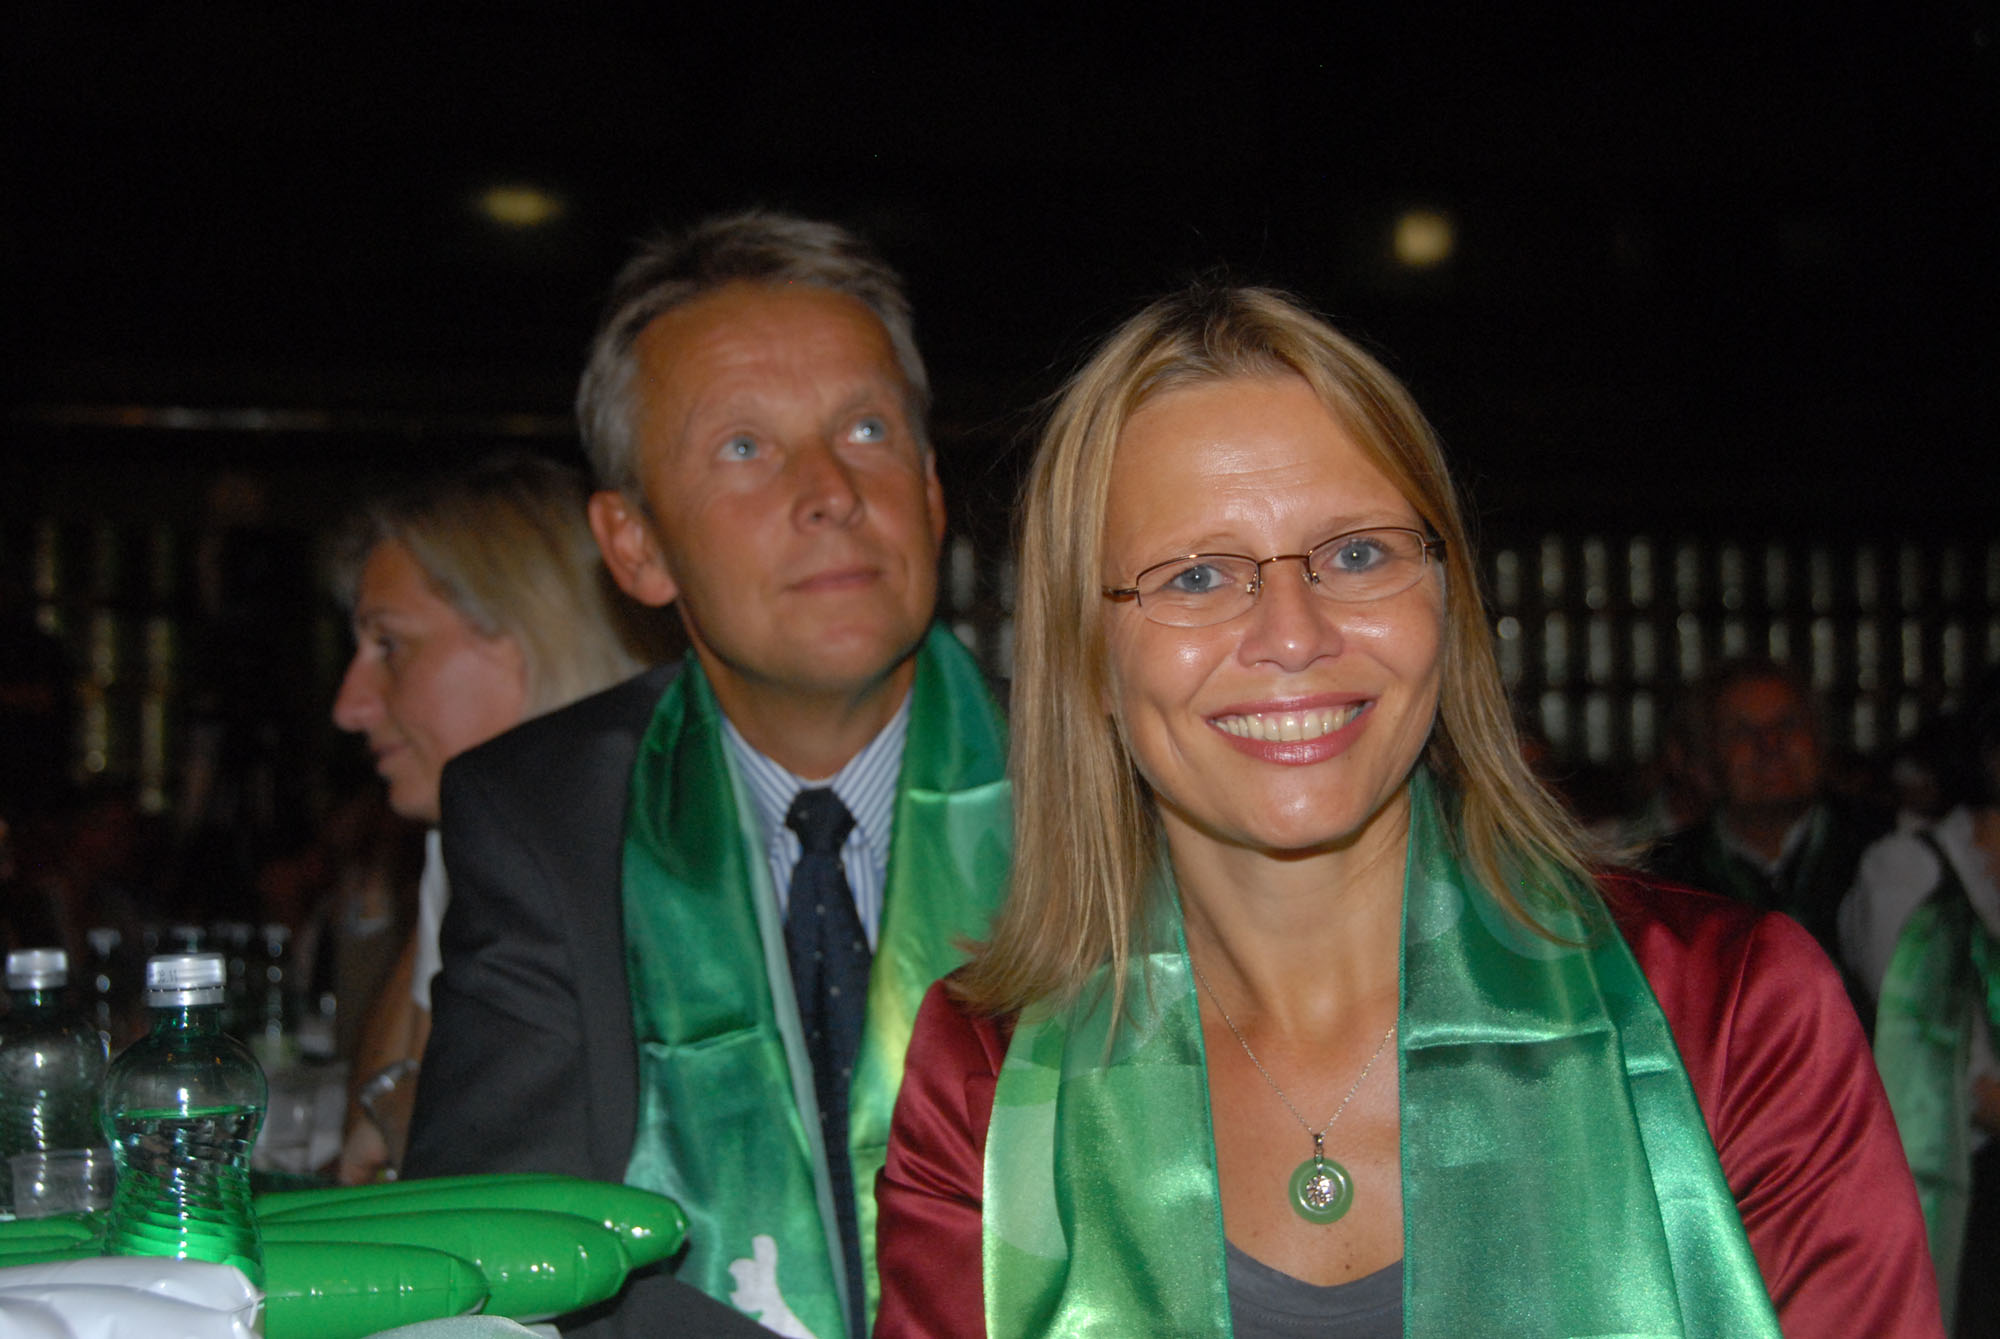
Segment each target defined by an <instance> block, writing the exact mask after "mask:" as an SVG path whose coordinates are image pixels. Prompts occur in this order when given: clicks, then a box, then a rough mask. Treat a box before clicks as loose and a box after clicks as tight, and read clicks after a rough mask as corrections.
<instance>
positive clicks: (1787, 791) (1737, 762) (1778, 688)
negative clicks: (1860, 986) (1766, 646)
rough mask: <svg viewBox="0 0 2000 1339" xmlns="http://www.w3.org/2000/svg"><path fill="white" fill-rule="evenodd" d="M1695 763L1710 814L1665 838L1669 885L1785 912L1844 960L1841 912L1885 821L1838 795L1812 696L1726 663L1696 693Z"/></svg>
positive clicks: (1754, 669)
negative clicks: (1832, 788) (1710, 801)
mask: <svg viewBox="0 0 2000 1339" xmlns="http://www.w3.org/2000/svg"><path fill="white" fill-rule="evenodd" d="M1695 692H1696V698H1695V711H1696V722H1695V726H1696V730H1697V732H1698V734H1697V741H1698V742H1697V758H1698V761H1699V764H1700V766H1701V767H1702V768H1703V770H1704V772H1705V775H1706V779H1707V784H1708V788H1709V790H1710V793H1711V794H1713V795H1714V796H1715V805H1714V808H1713V809H1712V810H1711V811H1710V813H1709V814H1708V816H1707V817H1706V818H1704V819H1702V820H1701V821H1700V822H1698V823H1695V824H1693V825H1692V826H1690V827H1687V828H1683V829H1682V830H1681V831H1679V832H1676V833H1673V834H1671V835H1670V836H1668V837H1667V838H1666V839H1665V840H1664V841H1663V842H1661V844H1660V846H1659V847H1658V848H1657V849H1656V850H1655V851H1654V853H1653V855H1652V859H1651V862H1650V863H1651V865H1652V867H1653V869H1654V870H1656V871H1657V872H1659V873H1660V874H1663V875H1665V876H1666V877H1668V878H1671V879H1676V880H1679V881H1680V882H1682V883H1687V884H1691V885H1693V886H1694V887H1697V888H1705V889H1707V890H1708V891H1710V892H1715V893H1722V894H1724V895H1726V896H1729V897H1734V898H1736V899H1738V900H1739V901H1743V902H1748V903H1749V904H1750V905H1752V906H1755V907H1763V908H1766V909H1769V910H1774V911H1782V912H1784V913H1786V914H1787V915H1789V916H1791V917H1792V918H1793V919H1794V920H1796V921H1798V922H1799V923H1800V924H1801V925H1803V926H1805V927H1806V929H1808V930H1810V931H1812V933H1813V937H1814V938H1816V939H1818V940H1819V941H1820V944H1821V946H1822V947H1824V948H1825V949H1826V951H1827V954H1828V956H1830V957H1833V958H1834V960H1835V961H1836V962H1838V961H1839V960H1840V959H1839V952H1840V950H1839V935H1838V932H1837V926H1836V924H1835V914H1836V912H1837V911H1838V910H1839V907H1840V900H1841V899H1842V898H1843V897H1845V896H1846V895H1847V890H1848V889H1849V888H1850V887H1852V886H1853V883H1854V870H1855V866H1856V865H1857V864H1858V863H1859V862H1860V860H1861V852H1862V850H1863V848H1865V847H1866V846H1867V845H1868V843H1869V842H1871V841H1873V840H1874V839H1875V838H1876V837H1877V836H1879V835H1880V834H1881V831H1882V824H1881V823H1880V822H1879V820H1876V819H1875V818H1873V817H1872V816H1870V815H1867V814H1864V813H1862V812H1860V811H1858V810H1857V809H1856V808H1855V807H1854V806H1853V805H1852V804H1850V803H1848V802H1846V801H1844V800H1841V799H1840V798H1838V797H1836V796H1834V795H1833V794H1831V793H1830V792H1829V790H1828V787H1827V785H1826V763H1825V756H1826V753H1825V747H1824V744H1823V742H1822V738H1821V732H1820V726H1819V721H1818V719H1817V717H1816V716H1815V714H1814V711H1813V703H1812V695H1811V690H1810V689H1809V687H1808V686H1807V685H1806V683H1805V681H1804V680H1803V679H1801V678H1800V676H1799V675H1798V674H1797V672H1795V671H1794V670H1792V669H1791V668H1789V667H1788V666H1785V665H1782V664H1779V663H1777V662H1776V661H1771V660H1764V659H1759V658H1743V659H1738V660H1729V661H1725V662H1724V663H1722V664H1720V665H1718V666H1716V667H1715V669H1713V670H1712V671H1710V673H1709V674H1708V675H1707V676H1706V677H1704V679H1703V680H1702V682H1701V683H1700V684H1699V685H1697V687H1696V690H1695Z"/></svg>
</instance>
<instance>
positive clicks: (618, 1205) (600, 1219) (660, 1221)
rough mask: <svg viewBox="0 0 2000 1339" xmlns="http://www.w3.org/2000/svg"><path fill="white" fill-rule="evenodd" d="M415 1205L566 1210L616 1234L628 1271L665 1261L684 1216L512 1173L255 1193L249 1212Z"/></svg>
mask: <svg viewBox="0 0 2000 1339" xmlns="http://www.w3.org/2000/svg"><path fill="white" fill-rule="evenodd" d="M420 1209H541V1210H546V1211H549V1212H552V1213H565V1214H573V1215H575V1216H576V1217H579V1218H587V1219H589V1220H591V1221H592V1222H596V1223H602V1224H603V1225H604V1226H605V1227H607V1228H610V1229H611V1230H612V1231H613V1232H616V1233H617V1234H618V1238H619V1240H620V1241H621V1242H622V1243H623V1244H624V1247H625V1258H626V1260H627V1261H628V1262H629V1264H630V1266H631V1267H632V1268H634V1269H638V1268H640V1267H642V1266H645V1265H650V1264H654V1263H656V1262H658V1261H660V1260H665V1259H667V1258H668V1257H669V1256H671V1255H673V1254H674V1252H676V1251H678V1250H680V1248H681V1243H682V1242H683V1241H685V1240H687V1216H686V1215H685V1214H683V1213H682V1212H681V1207H680V1205H678V1204H676V1203H674V1202H673V1201H672V1200H670V1199H668V1198H667V1197H666V1196H665V1195H657V1194H655V1193H653V1192H652V1191H650V1190H641V1189H640V1188H638V1187H637V1186H627V1185H617V1184H614V1183H612V1182H608V1181H586V1180H583V1179H581V1178H579V1177H574V1176H557V1175H553V1174H543V1173H519V1172H517V1173H497V1174H492V1175H484V1176H445V1177H437V1178H435V1179H432V1180H426V1181H400V1182H396V1183H394V1184H392V1185H381V1186H352V1187H346V1188H343V1189H337V1190H333V1189H330V1190H318V1191H312V1190H306V1191H286V1192H282V1193H279V1194H273V1195H260V1196H259V1197H258V1198H257V1217H258V1220H259V1221H260V1222H262V1223H265V1224H269V1223H273V1222H287V1223H295V1222H307V1221H324V1220H326V1219H330V1218H352V1217H360V1216H363V1215H373V1214H385V1213H406V1212H412V1211H415V1210H420Z"/></svg>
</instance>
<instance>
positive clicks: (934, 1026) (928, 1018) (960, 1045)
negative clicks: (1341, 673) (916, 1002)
mask: <svg viewBox="0 0 2000 1339" xmlns="http://www.w3.org/2000/svg"><path fill="white" fill-rule="evenodd" d="M1013 1037H1014V1015H1013V1014H999V1015H993V1014H987V1013H982V1012H978V1011H975V1010H973V1009H971V1008H969V1007H967V1005H966V1004H965V1002H964V1001H963V1000H962V999H961V998H960V997H959V995H958V993H957V991H956V990H955V989H954V987H953V978H952V977H949V976H947V977H945V978H944V979H943V980H941V981H937V982H935V983H933V984H932V986H931V988H930V989H929V990H928V991H926V992H925V994H924V1000H923V1004H922V1005H921V1006H920V1007H919V1008H918V1010H917V1021H916V1025H915V1027H914V1029H913V1030H912V1032H911V1034H910V1052H909V1059H908V1061H907V1062H906V1064H905V1072H906V1073H911V1072H916V1073H924V1074H929V1075H933V1076H944V1075H950V1076H955V1077H956V1078H958V1079H959V1080H961V1081H962V1080H964V1079H969V1078H972V1077H975V1076H983V1077H987V1078H993V1077H996V1076H998V1075H999V1073H1000V1065H1001V1062H1002V1061H1004V1060H1005V1059H1006V1058H1007V1043H1008V1042H1010V1041H1012V1040H1013Z"/></svg>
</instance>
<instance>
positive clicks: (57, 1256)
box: [0, 1237, 104, 1269]
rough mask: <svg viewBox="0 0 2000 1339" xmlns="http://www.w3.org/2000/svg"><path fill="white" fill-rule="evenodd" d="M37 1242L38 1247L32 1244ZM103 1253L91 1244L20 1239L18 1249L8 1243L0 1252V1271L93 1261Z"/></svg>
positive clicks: (50, 1239)
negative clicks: (30, 1266)
mask: <svg viewBox="0 0 2000 1339" xmlns="http://www.w3.org/2000/svg"><path fill="white" fill-rule="evenodd" d="M36 1242H39V1243H41V1244H40V1245H34V1244H33V1243H36ZM103 1254H104V1251H103V1250H102V1249H101V1248H99V1247H98V1246H96V1245H94V1244H92V1243H91V1242H87V1241H86V1242H74V1241H60V1240H57V1239H56V1238H53V1237H22V1238H21V1239H20V1244H19V1246H18V1247H16V1245H15V1244H14V1243H11V1242H10V1243H8V1246H7V1249H6V1250H5V1251H0V1269H8V1268H11V1267H13V1266H14V1265H53V1264H57V1263H59V1262H61V1261H64V1260H95V1259H97V1258H98V1257H99V1256H101V1255H103Z"/></svg>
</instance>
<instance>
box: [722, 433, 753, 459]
mask: <svg viewBox="0 0 2000 1339" xmlns="http://www.w3.org/2000/svg"><path fill="white" fill-rule="evenodd" d="M720 454H721V456H722V458H723V459H724V460H755V459H756V458H757V439H756V438H755V437H752V436H750V435H748V434H747V433H738V434H736V436H734V437H731V438H730V439H729V440H728V441H726V442H724V443H723V444H722V451H721V453H720Z"/></svg>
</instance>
